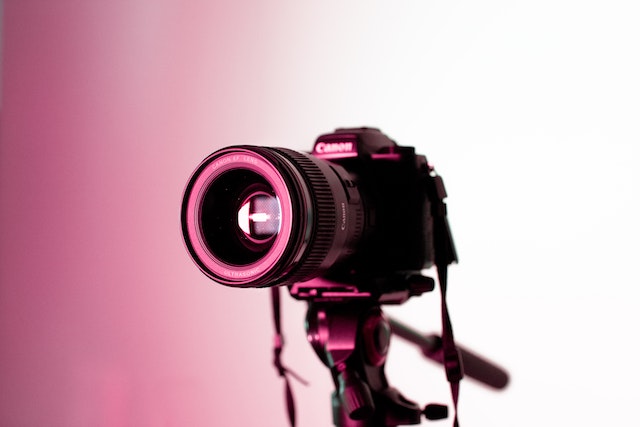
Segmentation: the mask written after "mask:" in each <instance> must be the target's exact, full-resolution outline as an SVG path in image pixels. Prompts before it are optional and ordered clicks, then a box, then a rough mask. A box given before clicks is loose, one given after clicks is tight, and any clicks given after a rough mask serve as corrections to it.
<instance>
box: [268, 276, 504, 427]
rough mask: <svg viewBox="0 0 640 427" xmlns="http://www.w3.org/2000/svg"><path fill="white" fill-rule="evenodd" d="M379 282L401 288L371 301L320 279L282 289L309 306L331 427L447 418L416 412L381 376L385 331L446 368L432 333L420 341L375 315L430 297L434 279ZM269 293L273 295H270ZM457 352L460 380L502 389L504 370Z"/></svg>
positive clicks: (440, 408) (443, 413)
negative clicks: (325, 374) (329, 381)
mask: <svg viewBox="0 0 640 427" xmlns="http://www.w3.org/2000/svg"><path fill="white" fill-rule="evenodd" d="M393 282H395V283H393ZM385 283H386V284H387V285H389V283H391V284H392V285H393V286H392V287H395V288H396V289H403V290H401V291H396V292H390V291H389V287H385V286H383V287H382V289H383V291H384V292H382V293H376V294H377V297H374V295H375V294H372V293H371V292H363V291H361V290H359V288H358V287H356V286H350V285H345V284H342V283H335V282H331V281H328V280H326V279H324V278H316V279H314V280H312V281H309V282H306V283H300V284H295V285H293V286H292V287H290V288H289V291H290V293H291V295H292V296H293V297H294V298H297V299H303V300H307V302H308V310H307V315H306V328H307V336H308V340H309V342H310V344H311V346H312V347H313V349H314V351H315V352H316V354H317V355H318V357H319V358H320V360H321V361H322V362H323V363H324V365H325V366H327V367H328V368H329V370H330V372H331V376H332V378H333V383H334V386H335V391H334V392H333V393H332V396H331V403H332V412H333V423H334V425H335V426H336V427H395V426H400V425H415V424H420V420H421V417H422V416H424V417H425V418H426V419H428V420H438V419H443V418H447V417H448V412H449V411H448V408H447V406H444V405H439V404H429V405H426V406H425V407H424V408H421V407H420V406H418V405H417V404H416V403H414V402H412V401H410V400H408V399H407V398H405V397H404V396H403V395H402V394H401V393H400V392H399V391H398V390H397V389H395V388H393V387H391V386H390V385H389V382H388V381H387V378H386V375H385V372H384V367H385V362H386V356H387V353H388V350H389V344H390V339H391V335H392V333H393V334H395V335H397V336H399V337H401V338H403V339H405V340H408V341H410V342H412V343H413V344H415V345H417V346H418V347H420V349H421V350H422V352H423V354H424V355H425V356H426V357H427V358H429V359H431V360H434V361H436V362H438V363H440V364H443V365H445V366H446V356H445V354H444V349H443V344H442V339H441V338H440V337H439V336H438V335H435V334H431V335H426V336H425V335H422V334H420V333H419V332H417V331H414V330H412V329H411V328H410V327H408V326H406V325H403V324H402V323H400V322H398V321H396V320H393V319H388V318H387V317H386V316H385V315H384V313H383V311H382V309H381V303H388V304H402V303H403V302H405V301H406V300H407V299H408V298H410V297H411V296H417V295H421V294H422V293H424V292H429V291H432V290H433V289H434V287H435V283H434V280H433V279H432V278H429V277H424V276H410V277H409V278H406V279H404V280H402V283H404V286H403V287H401V288H398V287H397V285H398V282H396V281H395V280H392V281H391V282H389V281H385ZM379 289H380V288H379ZM273 292H274V295H278V293H277V291H276V289H273ZM274 301H279V298H277V299H274ZM277 305H278V306H279V302H278V304H277ZM274 308H275V306H274ZM276 311H279V307H278V308H277V309H276ZM277 317H279V316H277ZM276 325H279V321H276ZM276 329H277V330H279V326H277V328H276ZM458 350H459V355H460V359H461V362H462V365H463V366H464V373H465V375H467V376H468V377H470V378H472V379H475V380H477V381H479V382H481V383H483V384H485V385H487V386H489V387H492V388H494V389H502V388H504V387H506V385H507V383H508V380H509V376H508V374H507V373H506V371H505V370H504V369H502V368H500V367H499V366H497V365H495V364H493V363H492V362H490V361H488V360H487V359H485V358H483V357H482V356H479V355H477V354H475V353H474V352H472V351H470V350H467V349H464V348H461V347H460V346H458ZM290 410H291V408H290ZM292 424H293V423H292Z"/></svg>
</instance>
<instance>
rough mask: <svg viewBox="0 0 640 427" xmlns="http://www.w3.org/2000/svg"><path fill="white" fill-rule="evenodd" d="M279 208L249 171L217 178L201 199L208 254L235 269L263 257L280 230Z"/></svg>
mask: <svg viewBox="0 0 640 427" xmlns="http://www.w3.org/2000/svg"><path fill="white" fill-rule="evenodd" d="M281 220H282V217H281V206H280V201H279V199H278V197H277V196H276V194H275V191H274V189H273V187H272V186H271V185H270V184H269V182H268V181H267V180H266V179H265V178H264V177H263V176H262V175H260V174H258V173H256V172H254V171H252V170H249V169H233V170H229V171H227V172H225V173H223V174H221V175H219V176H218V177H217V178H216V179H215V180H213V181H212V182H211V184H210V185H209V187H208V188H207V189H206V190H205V194H204V196H203V198H202V222H201V227H202V236H203V238H204V240H205V242H204V243H205V244H206V246H207V248H208V249H209V251H211V253H212V254H213V255H214V256H215V257H216V258H218V259H220V260H221V261H223V262H225V263H227V264H230V265H237V266H244V265H248V264H252V263H254V262H256V261H258V260H260V259H261V258H262V257H264V256H265V255H266V254H267V253H268V252H269V250H270V249H271V247H272V246H273V243H274V242H275V240H276V238H277V236H278V233H279V232H280V226H281Z"/></svg>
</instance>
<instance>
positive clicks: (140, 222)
mask: <svg viewBox="0 0 640 427" xmlns="http://www.w3.org/2000/svg"><path fill="white" fill-rule="evenodd" d="M344 3H345V2H338V1H330V2H323V3H322V4H310V3H301V2H295V1H287V2H278V3H275V2H258V1H240V2H233V3H231V2H229V3H228V4H226V2H198V1H177V0H176V1H174V0H154V1H152V0H137V1H124V0H115V1H109V2H83V1H77V0H59V1H55V2H53V1H51V2H46V1H36V0H20V1H19V0H5V2H4V22H3V50H2V54H3V65H2V72H3V76H2V88H3V93H2V95H3V99H2V112H1V114H2V115H1V120H2V122H1V138H2V139H1V141H0V425H1V426H44V425H47V426H110V427H111V426H161V425H165V426H205V425H209V426H210V425H216V426H218V425H220V426H221V425H238V426H257V425H260V426H284V425H286V416H285V410H284V403H283V392H282V384H281V382H280V380H279V379H278V378H277V377H276V374H275V371H274V370H273V368H272V367H271V353H270V352H271V348H270V346H271V337H272V328H271V323H270V308H269V300H268V293H267V292H266V291H264V290H232V289H227V288H224V287H222V286H216V285H214V284H213V283H212V282H210V281H209V280H208V279H206V278H205V277H204V276H203V275H202V274H201V273H200V272H199V271H197V269H196V268H195V266H194V265H193V263H192V262H191V261H190V260H189V258H188V256H187V255H186V252H185V250H184V248H183V245H182V241H181V235H180V229H179V207H180V200H181V195H182V194H181V193H182V190H183V187H184V184H185V183H186V180H187V178H188V177H189V175H190V173H191V172H192V170H193V169H194V167H195V166H196V165H197V164H198V162H199V161H200V160H201V159H202V158H204V157H205V156H206V155H207V154H209V153H210V152H211V151H213V150H215V149H217V148H220V147H222V146H224V145H229V144H237V143H253V144H264V145H276V144H277V145H283V146H288V147H291V148H296V149H309V148H310V146H311V143H312V141H313V138H315V136H317V135H318V134H320V133H323V132H327V131H330V130H332V129H333V128H335V127H338V126H345V125H346V126H353V125H356V126H360V125H372V126H377V127H380V128H382V130H384V131H385V132H386V133H387V134H389V135H390V136H391V137H393V138H395V139H396V140H397V141H398V142H399V143H401V144H404V145H416V146H418V149H419V150H420V151H421V152H423V153H426V154H427V156H428V157H429V158H430V160H431V161H432V162H434V163H435V165H436V167H437V168H438V169H439V171H440V173H441V174H442V175H443V176H444V177H445V181H446V182H447V184H448V190H449V194H450V200H449V205H450V212H451V217H452V218H451V219H452V225H453V230H454V234H455V237H456V239H457V243H458V247H459V250H460V255H461V260H462V263H461V264H460V265H459V266H456V267H454V268H453V270H452V272H451V279H450V280H451V285H450V288H451V305H452V312H453V313H452V315H453V320H454V326H455V327H456V332H457V337H458V338H459V339H460V340H461V341H462V342H464V343H466V344H468V345H469V346H471V347H472V348H475V349H476V350H478V351H479V352H481V353H485V354H487V355H488V356H491V357H494V358H495V359H496V360H497V361H499V362H502V363H503V364H504V365H505V366H506V367H507V368H508V369H509V370H510V371H511V372H512V374H513V376H514V381H513V384H512V385H511V387H510V388H509V389H508V390H507V391H506V392H502V393H494V392H491V391H488V390H486V389H484V388H482V387H480V386H478V385H476V384H473V383H467V384H464V385H463V389H462V397H461V399H462V401H461V414H462V415H461V418H462V421H463V425H471V424H473V425H491V426H511V425H514V424H517V425H519V426H539V425H543V424H552V425H554V424H558V425H605V424H609V425H617V424H618V425H619V424H622V423H623V422H624V423H626V424H629V422H630V421H632V420H633V419H637V416H636V415H634V414H633V413H632V412H631V409H630V408H632V407H633V406H632V405H633V402H632V400H631V397H630V396H629V395H627V394H625V393H624V391H625V387H626V386H627V385H629V384H637V382H638V380H640V372H638V369H637V368H636V367H633V364H634V363H636V361H637V360H638V358H639V357H640V353H639V350H638V349H637V348H636V347H635V346H633V345H628V344H626V343H627V341H630V340H632V339H633V336H634V334H635V331H634V329H635V325H637V324H638V321H640V318H638V314H637V313H638V311H637V309H636V307H637V297H636V296H635V293H634V291H633V289H634V288H635V287H636V286H637V285H638V283H639V282H640V280H639V275H638V273H637V271H636V269H635V268H634V267H633V265H634V263H635V258H636V256H637V254H638V241H639V240H640V229H639V227H638V225H637V218H638V217H640V209H639V207H638V202H637V195H638V184H639V183H640V177H639V176H638V169H637V167H636V163H637V161H636V160H635V159H637V156H638V154H640V153H639V150H638V146H639V143H640V131H639V129H638V126H637V118H638V115H639V113H640V105H639V103H638V99H640V86H639V84H638V79H637V76H638V75H640V59H639V58H638V51H640V50H639V49H638V47H639V46H638V41H639V40H640V33H639V30H638V27H637V25H636V24H637V22H638V18H640V14H639V12H638V8H637V6H635V5H634V4H633V3H624V2H612V3H607V4H606V5H605V4H599V3H590V4H588V5H586V4H583V2H571V1H560V2H547V3H545V2H542V3H536V5H528V4H522V3H513V4H506V3H505V4H503V3H501V2H490V3H486V2H484V3H482V4H475V3H473V2H458V3H456V4H439V3H438V4H424V2H418V1H415V2H408V1H407V2H394V3H393V4H392V3H389V4H384V3H382V2H371V1H358V2H349V3H348V4H344ZM437 303H438V302H437V298H436V297H435V295H433V296H425V297H422V298H420V299H417V300H415V301H411V302H409V303H408V304H406V305H404V306H402V307H396V308H392V309H390V310H389V311H390V312H392V313H393V314H394V315H397V316H398V317H400V318H402V319H403V320H405V321H407V322H410V323H412V324H414V325H415V326H416V327H418V328H420V329H423V330H425V331H433V330H437V329H438V328H439V323H438V320H437V319H438V304H437ZM284 309H285V313H284V317H285V319H284V320H285V325H286V326H285V333H286V336H287V338H288V347H287V348H286V350H285V361H286V362H287V364H288V365H290V366H292V367H293V368H294V370H296V371H298V372H300V373H301V374H302V375H303V376H304V377H306V378H307V379H309V380H311V383H312V384H311V386H310V387H306V388H305V387H302V386H298V385H294V387H295V389H296V396H297V401H298V409H299V413H300V425H302V426H305V427H312V426H318V427H320V426H328V425H331V420H330V411H329V393H330V390H331V382H330V379H329V375H328V373H327V372H326V371H325V370H324V369H323V368H322V366H321V364H320V362H319V361H317V360H316V357H315V355H314V354H313V352H312V350H311V349H310V348H309V347H308V345H307V344H306V342H305V337H304V333H303V320H302V319H303V316H304V306H303V304H301V303H298V302H295V301H290V300H288V299H287V300H286V302H285V306H284ZM603 343H604V344H603ZM609 343H615V345H612V346H609V345H608V344H609ZM618 349H619V350H620V354H618V353H617V350H618ZM388 371H389V375H390V378H391V381H392V383H394V384H396V385H398V386H399V387H400V388H401V389H402V390H403V391H405V392H406V394H407V395H408V396H409V397H411V398H414V399H416V400H417V401H419V402H420V403H427V402H430V401H447V399H448V391H447V387H446V384H445V382H444V379H443V374H442V373H441V371H440V370H439V369H438V368H436V367H434V366H432V365H429V364H427V363H426V362H423V361H422V360H421V359H420V357H419V355H418V353H417V352H416V351H414V350H412V349H410V348H409V347H408V346H406V345H405V344H404V343H402V342H394V344H393V347H392V354H391V356H390V361H389V369H388ZM540 405H544V411H543V410H540ZM587 408H588V409H587ZM607 408H616V409H615V410H611V409H607ZM425 424H426V423H425Z"/></svg>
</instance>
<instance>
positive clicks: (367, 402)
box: [338, 369, 375, 420]
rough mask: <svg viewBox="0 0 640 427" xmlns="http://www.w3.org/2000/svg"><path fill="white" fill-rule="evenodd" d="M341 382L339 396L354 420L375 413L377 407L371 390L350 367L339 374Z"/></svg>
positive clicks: (362, 418)
mask: <svg viewBox="0 0 640 427" xmlns="http://www.w3.org/2000/svg"><path fill="white" fill-rule="evenodd" d="M338 382H339V384H340V388H339V397H340V400H341V401H342V407H343V409H344V411H345V413H346V414H347V415H348V416H349V418H351V419H352V420H364V419H367V418H368V417H370V416H371V415H372V414H373V411H374V409H375V407H374V404H373V397H372V396H371V390H370V389H369V386H367V385H366V384H365V383H364V382H363V381H362V380H361V379H360V378H359V377H358V374H356V373H355V372H352V371H351V370H350V369H347V370H344V371H342V372H340V374H338Z"/></svg>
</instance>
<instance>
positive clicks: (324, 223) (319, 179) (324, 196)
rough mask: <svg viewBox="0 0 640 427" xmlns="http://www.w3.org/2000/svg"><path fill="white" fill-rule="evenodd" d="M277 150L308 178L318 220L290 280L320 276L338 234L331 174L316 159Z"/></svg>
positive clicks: (284, 150) (287, 279)
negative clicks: (329, 178) (328, 175)
mask: <svg viewBox="0 0 640 427" xmlns="http://www.w3.org/2000/svg"><path fill="white" fill-rule="evenodd" d="M275 150H276V151H277V152H278V153H280V154H281V155H282V156H284V157H285V158H287V159H288V160H289V161H290V162H292V163H293V164H294V165H296V167H297V168H299V170H300V172H302V176H304V177H305V180H306V184H307V185H308V188H309V190H310V193H311V197H312V200H313V217H314V220H315V221H314V227H313V229H312V230H311V241H310V242H309V246H308V248H307V253H306V254H305V255H304V257H303V259H302V260H301V262H300V264H299V265H298V266H297V268H296V269H294V270H293V271H292V272H291V274H290V276H289V277H287V278H286V282H288V283H295V282H300V281H305V280H308V279H311V278H312V277H315V276H317V275H318V272H319V270H320V268H321V266H322V263H323V261H324V260H325V259H326V257H327V255H328V253H329V251H330V250H331V246H332V244H333V240H334V236H335V233H336V206H335V199H334V197H333V192H332V191H331V185H330V183H329V181H328V178H327V175H326V174H325V173H324V172H323V171H322V169H321V168H320V167H319V166H318V164H316V162H315V161H314V160H313V159H312V158H309V157H307V156H305V155H303V154H301V153H298V152H296V151H293V150H288V149H285V148H278V149H275Z"/></svg>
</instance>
